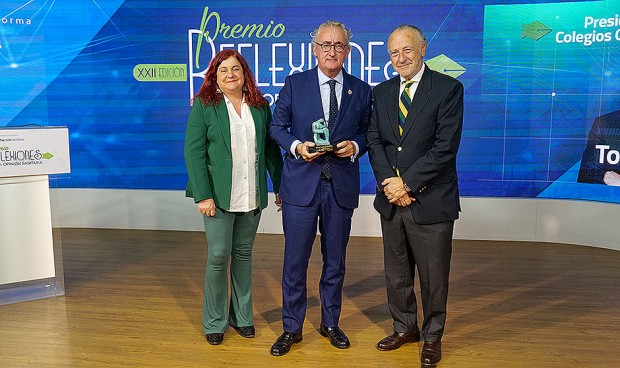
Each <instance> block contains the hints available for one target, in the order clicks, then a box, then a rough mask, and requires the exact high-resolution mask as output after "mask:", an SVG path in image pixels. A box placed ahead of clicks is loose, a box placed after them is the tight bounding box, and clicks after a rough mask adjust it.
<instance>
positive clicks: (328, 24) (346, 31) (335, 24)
mask: <svg viewBox="0 0 620 368" xmlns="http://www.w3.org/2000/svg"><path fill="white" fill-rule="evenodd" d="M325 27H334V28H340V29H342V31H343V32H344V35H345V36H346V38H347V44H348V43H349V41H350V40H351V37H353V34H351V30H350V29H348V28H347V27H346V26H345V25H344V24H343V23H341V22H336V21H335V20H328V21H326V22H323V23H321V24H320V25H319V26H318V27H316V29H315V30H314V31H312V32H310V36H311V37H312V43H313V44H314V43H315V42H317V41H316V37H317V36H318V35H319V33H320V32H321V31H322V30H323V28H325Z"/></svg>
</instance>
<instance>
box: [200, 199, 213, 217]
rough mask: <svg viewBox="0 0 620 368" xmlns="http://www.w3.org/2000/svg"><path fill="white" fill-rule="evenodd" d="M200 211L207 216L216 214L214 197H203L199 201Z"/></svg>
mask: <svg viewBox="0 0 620 368" xmlns="http://www.w3.org/2000/svg"><path fill="white" fill-rule="evenodd" d="M198 211H200V213H202V214H203V215H205V216H208V217H214V216H215V201H214V200H213V198H207V199H203V200H202V201H200V202H198Z"/></svg>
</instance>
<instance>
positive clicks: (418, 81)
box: [400, 63, 426, 85]
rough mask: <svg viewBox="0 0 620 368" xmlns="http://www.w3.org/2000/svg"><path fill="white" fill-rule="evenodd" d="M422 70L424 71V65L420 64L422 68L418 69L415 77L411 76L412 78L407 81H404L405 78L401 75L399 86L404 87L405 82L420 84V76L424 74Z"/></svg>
mask: <svg viewBox="0 0 620 368" xmlns="http://www.w3.org/2000/svg"><path fill="white" fill-rule="evenodd" d="M424 69H426V64H425V63H422V67H421V68H420V70H419V71H418V72H417V73H416V75H414V76H413V78H411V79H409V80H405V78H403V76H402V75H401V76H400V84H401V85H404V84H406V83H407V82H413V83H420V80H421V79H422V74H424Z"/></svg>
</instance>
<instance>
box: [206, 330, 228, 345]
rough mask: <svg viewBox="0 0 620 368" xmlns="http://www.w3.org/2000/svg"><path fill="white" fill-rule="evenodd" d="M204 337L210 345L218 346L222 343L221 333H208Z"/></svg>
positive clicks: (222, 335)
mask: <svg viewBox="0 0 620 368" xmlns="http://www.w3.org/2000/svg"><path fill="white" fill-rule="evenodd" d="M205 337H206V338H207V342H208V343H209V344H211V345H219V344H221V343H222V341H224V334H223V333H210V334H206V335H205Z"/></svg>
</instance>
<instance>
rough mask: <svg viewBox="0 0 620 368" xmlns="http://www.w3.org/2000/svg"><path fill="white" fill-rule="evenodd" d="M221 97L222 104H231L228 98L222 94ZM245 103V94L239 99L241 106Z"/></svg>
mask: <svg viewBox="0 0 620 368" xmlns="http://www.w3.org/2000/svg"><path fill="white" fill-rule="evenodd" d="M222 95H223V96H224V102H225V103H226V104H227V105H228V104H231V103H232V101H231V100H230V98H228V96H226V95H225V94H223V93H222ZM244 103H245V93H244V94H243V97H241V104H242V105H243V104H244Z"/></svg>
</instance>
